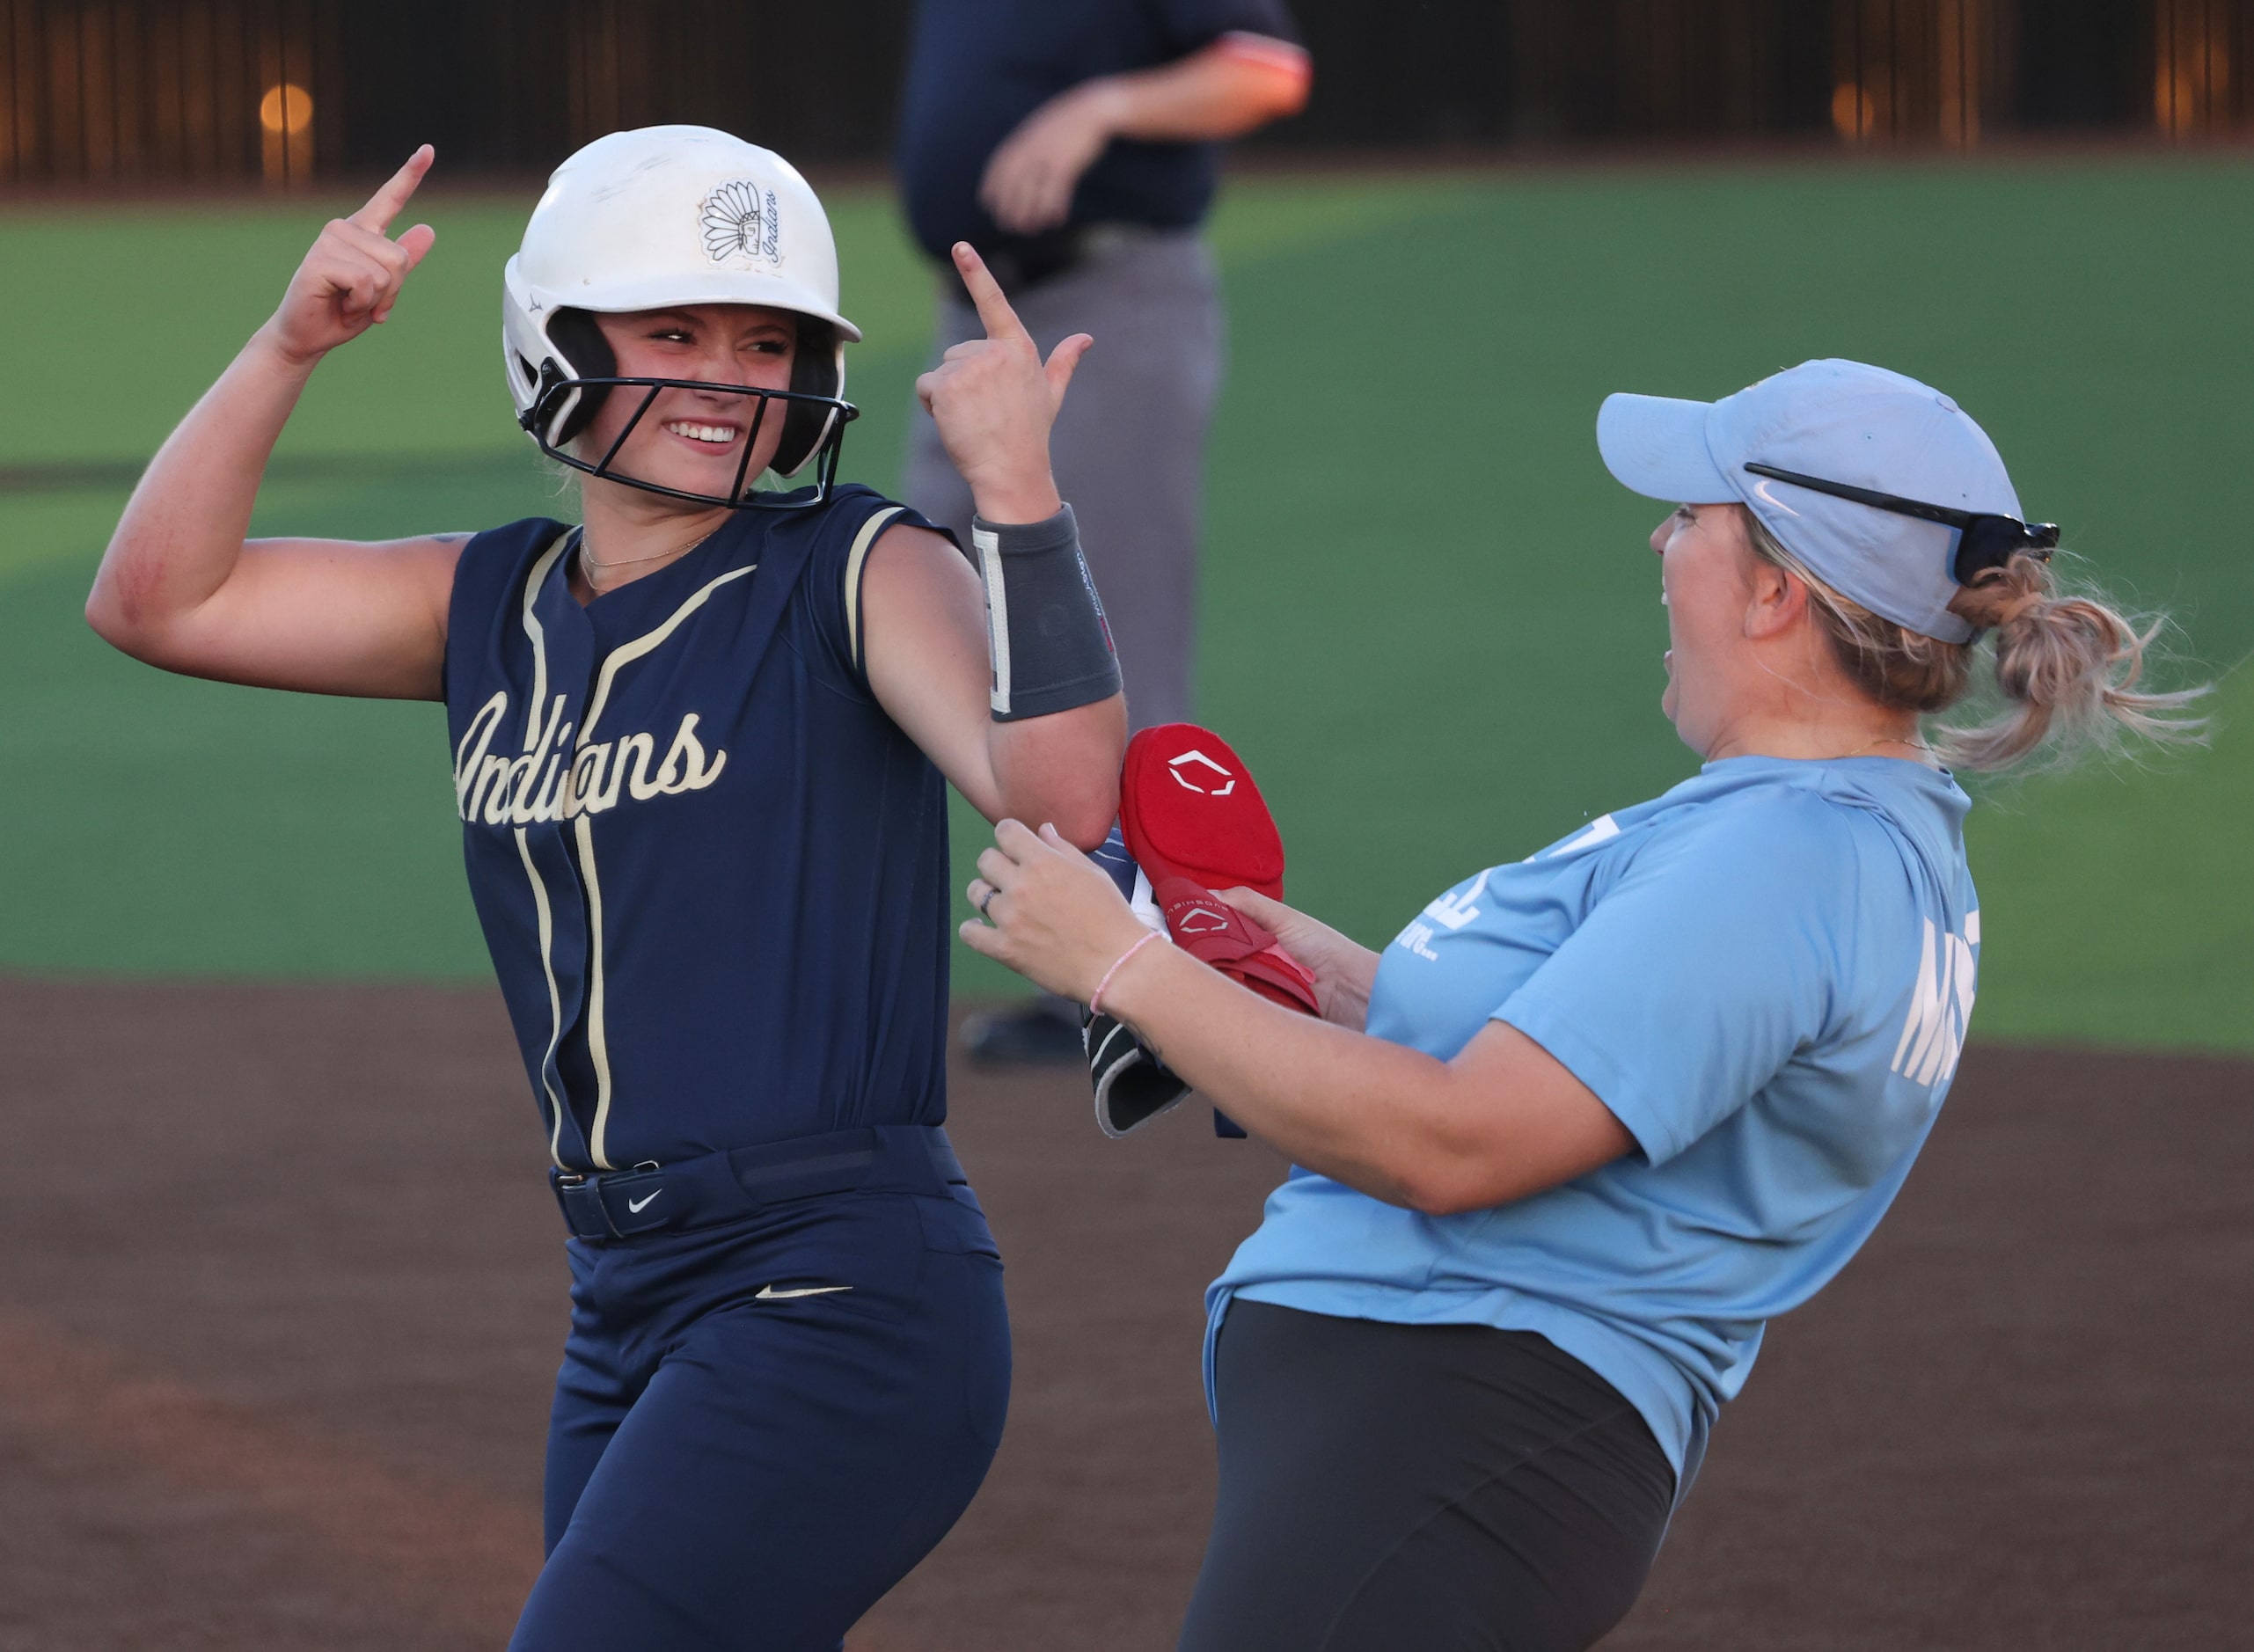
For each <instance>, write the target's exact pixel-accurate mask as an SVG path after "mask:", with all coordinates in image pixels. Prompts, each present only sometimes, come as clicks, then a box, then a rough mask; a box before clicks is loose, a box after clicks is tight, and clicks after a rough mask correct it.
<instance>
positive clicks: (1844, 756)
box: [1828, 735, 1933, 763]
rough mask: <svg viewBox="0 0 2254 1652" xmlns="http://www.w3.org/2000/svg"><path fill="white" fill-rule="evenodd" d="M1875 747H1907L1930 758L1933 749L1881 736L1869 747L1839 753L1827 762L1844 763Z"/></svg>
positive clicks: (1921, 743)
mask: <svg viewBox="0 0 2254 1652" xmlns="http://www.w3.org/2000/svg"><path fill="white" fill-rule="evenodd" d="M1877 746H1908V747H1911V748H1912V749H1915V750H1918V751H1922V752H1924V753H1926V754H1927V755H1928V757H1929V756H1931V755H1932V752H1933V748H1932V747H1931V746H1929V745H1928V744H1927V743H1926V742H1924V741H1922V740H1904V739H1903V738H1902V737H1901V736H1900V735H1879V736H1878V738H1877V739H1876V740H1874V741H1872V742H1870V745H1867V746H1857V747H1856V748H1855V749H1854V750H1852V751H1843V752H1841V753H1840V755H1839V756H1838V757H1833V758H1830V759H1828V761H1830V762H1833V763H1844V762H1846V761H1847V760H1848V758H1849V757H1861V756H1862V754H1863V753H1864V752H1866V751H1869V750H1870V749H1873V748H1874V747H1877Z"/></svg>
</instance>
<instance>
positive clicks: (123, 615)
mask: <svg viewBox="0 0 2254 1652" xmlns="http://www.w3.org/2000/svg"><path fill="white" fill-rule="evenodd" d="M314 364H315V363H314V362H310V361H308V362H301V361H296V360H294V359H292V358H291V357H289V355H286V354H285V353H284V352H283V351H282V349H281V347H279V346H278V345H277V344H276V343H275V342H274V340H273V339H272V338H271V337H270V336H269V333H267V330H266V329H261V330H260V332H258V333H254V334H253V335H252V338H251V341H250V342H249V343H248V344H246V345H245V346H244V347H243V349H242V352H241V354H239V355H237V356H236V358H235V360H234V362H232V363H231V364H230V366H229V367H228V369H227V370H226V371H225V372H224V373H223V374H221V375H220V376H219V380H218V382H217V383H216V384H213V385H212V387H211V388H210V389H209V391H205V392H204V395H203V398H202V399H201V400H200V401H198V402H197V403H196V405H195V406H194V407H193V408H192V409H190V410H189V412H188V414H187V417H186V418H185V419H183V420H180V422H179V427H178V428H175V429H174V430H173V432H172V435H170V436H169V437H168V438H166V440H165V445H164V446H163V447H161V448H159V449H158V450H157V457H155V458H154V459H153V460H151V461H150V465H149V469H148V470H147V471H145V472H144V473H143V476H142V478H141V482H140V485H139V486H137V487H135V489H134V490H133V497H132V499H131V501H129V502H128V504H127V506H126V508H125V514H124V515H123V516H122V517H121V519H120V521H119V523H118V525H117V531H116V532H115V533H114V534H113V535H112V536H111V537H110V544H109V549H108V550H107V551H106V552H104V554H103V557H102V566H101V568H100V571H99V573H98V574H96V575H95V576H94V588H93V590H92V593H91V595H90V596H88V598H87V601H86V618H87V621H88V623H89V624H91V625H92V626H93V627H94V629H95V630H96V631H97V632H100V633H101V635H102V636H103V637H104V638H105V639H106V640H108V641H110V642H112V643H113V644H115V645H116V646H117V647H120V648H122V649H124V650H125V651H126V652H127V653H128V654H142V653H143V652H144V651H145V650H147V649H149V648H150V647H155V646H157V643H158V641H159V640H160V639H161V637H162V636H163V634H164V632H165V630H166V629H167V628H168V627H170V626H171V625H174V624H176V623H177V622H178V621H179V619H180V618H182V617H183V616H185V615H187V614H189V613H192V612H193V611H194V610H195V609H196V608H198V607H200V606H201V604H202V603H205V602H207V601H209V598H210V597H211V596H212V595H213V593H215V592H216V591H217V590H218V589H219V588H220V587H221V586H222V585H223V584H225V583H226V581H227V579H228V576H229V575H230V574H232V573H233V572H234V569H235V566H236V563H237V560H238V558H239V557H240V556H241V554H242V550H243V541H244V537H245V535H247V534H248V533H249V531H250V525H251V511H252V507H253V506H254V505H255V504H256V503H257V502H258V492H259V483H260V479H261V478H262V477H263V476H264V475H265V473H266V465H267V460H268V459H269V458H270V457H272V456H273V453H274V442H275V441H276V440H277V439H278V438H279V437H280V436H281V435H282V426H283V425H284V424H286V423H287V422H288V421H289V415H290V413H291V411H292V410H293V409H294V408H295V407H296V405H297V398H298V397H299V395H300V394H301V393H302V392H303V391H304V388H305V382H306V380H307V379H308V378H310V377H311V375H312V370H313V367H314Z"/></svg>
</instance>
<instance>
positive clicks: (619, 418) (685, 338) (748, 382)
mask: <svg viewBox="0 0 2254 1652" xmlns="http://www.w3.org/2000/svg"><path fill="white" fill-rule="evenodd" d="M595 319H596V325H598V326H600V327H601V328H602V330H603V337H604V340H606V341H607V342H608V343H609V344H610V347H611V355H613V356H614V357H616V358H617V361H618V369H617V376H618V377H620V378H679V379H692V380H694V381H696V382H697V383H699V384H710V385H714V386H721V385H737V386H749V387H750V388H751V389H754V390H788V389H789V388H790V381H791V367H792V362H793V360H794V356H795V355H796V351H797V347H798V323H797V318H795V317H794V316H793V315H792V314H790V312H789V311H782V310H766V309H761V308H758V307H756V306H754V305H750V304H690V305H687V306H685V307H684V308H681V309H677V310H643V311H633V312H631V313H628V314H625V315H598V316H596V318H595ZM648 394H649V392H648V391H647V390H636V389H633V388H630V387H622V388H618V389H614V390H613V391H611V394H610V395H609V396H608V397H606V398H604V403H603V406H602V407H601V408H600V409H599V410H598V411H597V412H596V415H595V417H594V419H593V420H591V421H590V422H589V425H588V428H587V429H586V430H585V431H584V432H583V433H582V435H580V436H579V438H578V440H577V442H575V443H574V450H576V452H577V453H578V454H579V456H580V457H582V458H584V459H587V460H588V461H589V462H590V463H592V462H595V461H597V460H600V459H601V458H602V457H603V456H604V454H605V453H606V452H608V451H609V450H610V447H611V442H615V441H617V440H618V433H619V432H620V431H621V430H624V429H625V428H626V424H627V421H628V420H633V417H634V413H635V411H636V410H637V409H638V408H640V406H641V405H642V402H643V400H644V398H646V397H648ZM764 405H765V409H766V411H765V413H764V414H763V413H761V412H760V408H761V406H762V403H761V401H760V399H759V398H757V397H752V396H746V395H744V394H743V393H742V392H741V391H740V390H727V391H724V390H721V389H718V388H714V389H712V390H688V389H674V388H669V389H665V390H661V391H658V392H657V398H656V400H655V402H654V403H652V404H651V406H650V408H649V411H648V413H643V414H642V416H641V418H640V420H638V421H637V422H635V424H634V428H633V434H632V435H629V436H628V437H627V438H626V444H625V445H624V446H623V447H621V448H620V449H619V450H618V455H617V457H614V458H613V459H612V460H611V469H612V470H613V471H618V473H620V474H622V475H626V476H632V477H634V478H636V479H639V480H641V481H645V482H654V483H655V484H657V485H658V486H661V487H673V488H678V489H680V490H681V491H682V492H684V493H706V494H717V495H726V494H727V493H728V491H729V489H730V488H731V487H732V486H734V484H735V477H736V473H737V466H738V465H739V464H743V449H744V442H745V438H746V437H747V436H750V435H751V430H752V426H753V423H754V421H755V420H756V421H757V427H758V433H757V436H756V438H754V439H753V440H752V442H751V462H750V464H749V465H747V466H744V468H743V479H744V484H745V486H746V487H747V488H748V487H749V486H750V482H751V480H752V479H754V478H756V477H757V476H758V474H759V473H760V472H761V471H765V469H766V468H767V466H768V464H770V462H772V459H773V458H774V456H775V450H776V448H777V447H778V446H779V444H780V443H781V441H782V435H783V418H784V415H785V413H787V411H788V408H789V404H788V403H786V402H778V401H770V402H766V403H765V404H764Z"/></svg>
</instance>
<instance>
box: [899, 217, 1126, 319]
mask: <svg viewBox="0 0 2254 1652" xmlns="http://www.w3.org/2000/svg"><path fill="white" fill-rule="evenodd" d="M1161 233H1163V231H1160V230H1154V229H1152V228H1150V227H1149V226H1147V225H1144V224H1139V223H1072V224H1066V225H1065V226H1064V227H1062V228H1060V229H1055V230H1043V232H1042V233H1040V234H1039V235H1028V236H1012V237H1011V238H1009V239H1008V240H1006V241H1004V242H1002V243H1001V244H999V245H997V246H994V247H992V248H987V247H980V248H979V249H978V256H979V257H980V258H981V259H984V260H985V265H986V268H987V269H988V271H989V272H991V273H992V275H993V277H994V281H995V283H996V285H998V286H999V287H1000V288H1001V289H1002V291H1003V292H1004V293H1006V294H1008V295H1011V296H1015V295H1016V294H1019V293H1022V292H1029V291H1030V290H1032V289H1034V288H1036V287H1039V286H1043V285H1044V284H1046V283H1047V282H1050V281H1055V280H1057V278H1058V277H1059V276H1062V275H1069V274H1072V272H1073V271H1074V270H1076V269H1078V268H1079V267H1080V266H1081V265H1083V264H1085V263H1087V261H1088V260H1089V259H1092V258H1094V257H1095V256H1096V255H1097V254H1098V253H1099V252H1103V251H1106V250H1108V249H1109V248H1112V247H1116V246H1118V245H1123V244H1124V243H1127V242H1131V241H1141V240H1147V239H1148V238H1151V237H1152V236H1154V235H1158V234H1161ZM940 268H941V269H942V270H943V271H944V272H945V277H944V279H945V280H946V281H948V289H949V290H950V291H951V292H952V293H953V294H954V295H955V297H956V298H957V299H958V300H960V301H961V302H962V303H966V304H968V303H970V292H969V291H968V289H965V288H964V286H963V285H962V272H961V271H960V270H958V269H956V268H955V263H954V260H952V259H940Z"/></svg>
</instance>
